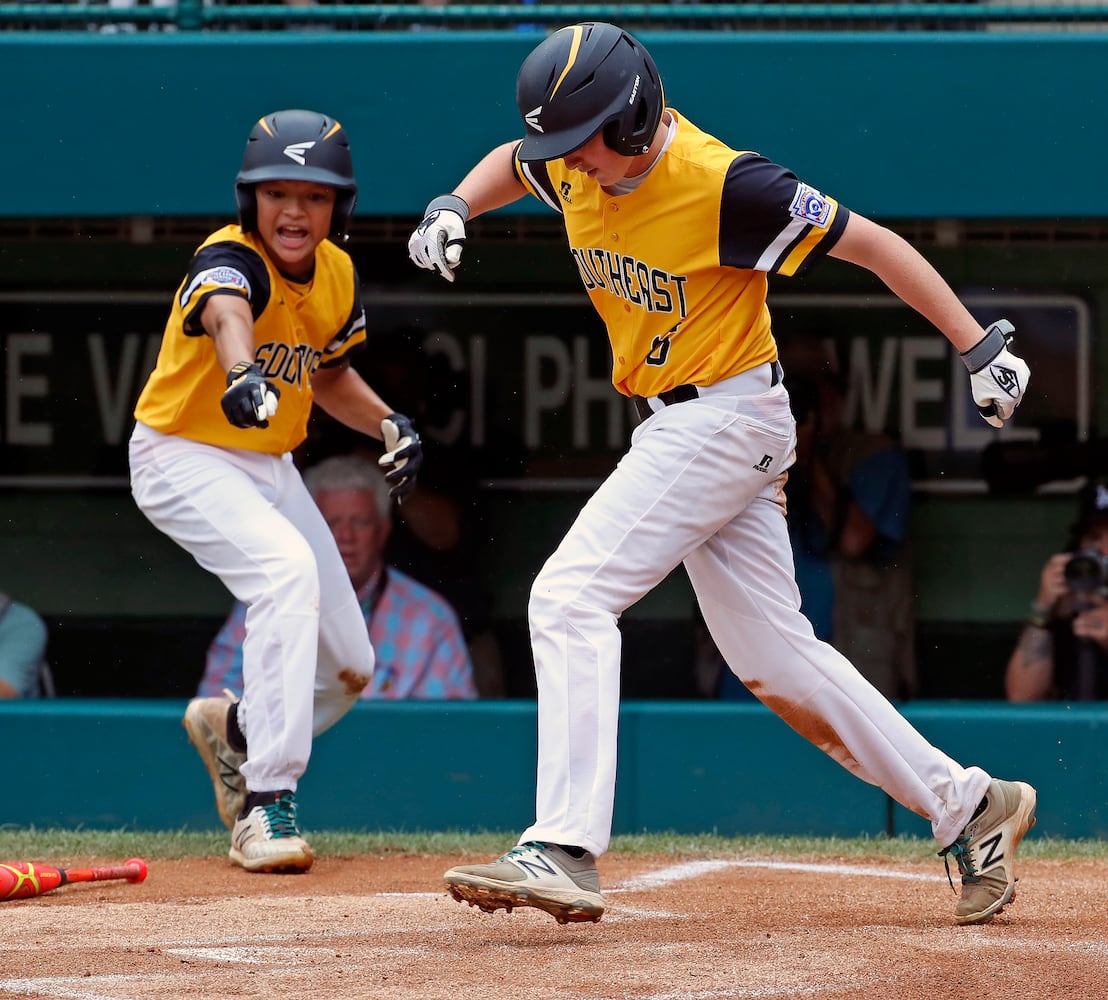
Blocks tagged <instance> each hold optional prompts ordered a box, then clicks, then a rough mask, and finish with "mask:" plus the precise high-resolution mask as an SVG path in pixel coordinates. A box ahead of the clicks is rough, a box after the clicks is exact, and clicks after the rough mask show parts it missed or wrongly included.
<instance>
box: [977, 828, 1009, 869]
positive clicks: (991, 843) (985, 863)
mask: <svg viewBox="0 0 1108 1000" xmlns="http://www.w3.org/2000/svg"><path fill="white" fill-rule="evenodd" d="M1003 839H1004V835H1003V833H998V834H997V835H996V836H995V837H990V838H989V839H988V840H983V841H981V847H980V848H979V850H980V851H982V852H983V853H984V856H983V857H982V858H981V871H985V870H986V869H987V868H992V866H993V865H997V864H1000V862H1001V861H1003V860H1004V852H1003V851H1001V852H1000V853H995V852H996V851H997V850H998V849H999V847H1000V842H1001V840H1003Z"/></svg>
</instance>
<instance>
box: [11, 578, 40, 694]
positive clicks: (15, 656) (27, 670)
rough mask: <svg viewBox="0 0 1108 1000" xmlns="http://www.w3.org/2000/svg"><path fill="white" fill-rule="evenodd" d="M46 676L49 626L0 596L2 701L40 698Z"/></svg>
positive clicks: (21, 606) (29, 610)
mask: <svg viewBox="0 0 1108 1000" xmlns="http://www.w3.org/2000/svg"><path fill="white" fill-rule="evenodd" d="M47 676H48V675H47V674H46V623H45V622H44V621H43V620H42V619H41V618H40V617H39V616H38V614H37V613H36V612H35V611H33V610H32V609H31V608H29V607H28V606H27V605H26V604H20V603H19V602H18V601H13V600H12V599H11V598H10V597H9V596H8V595H7V594H4V593H0V698H38V697H39V696H41V695H43V694H49V693H50V692H49V691H44V690H43V680H44V678H45V677H47Z"/></svg>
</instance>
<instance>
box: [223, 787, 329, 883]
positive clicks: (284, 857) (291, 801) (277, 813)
mask: <svg viewBox="0 0 1108 1000" xmlns="http://www.w3.org/2000/svg"><path fill="white" fill-rule="evenodd" d="M267 794H268V796H270V797H272V801H271V802H268V803H266V802H263V803H261V804H259V805H255V806H253V808H251V809H250V811H249V812H247V813H246V815H245V816H240V817H239V818H238V820H236V822H235V828H234V830H233V831H232V832H231V850H230V853H229V855H228V856H229V857H230V859H231V860H232V861H233V862H234V863H235V864H236V865H242V867H243V868H245V869H246V870H247V871H248V872H306V871H307V870H308V869H309V868H311V867H312V862H313V861H314V860H315V855H314V854H313V853H312V849H311V848H310V847H309V846H308V844H307V842H306V841H305V840H304V838H303V837H301V836H300V828H299V827H298V826H297V825H296V800H295V798H294V797H293V794H292V792H288V791H282V792H270V793H265V792H257V793H252V794H251V801H256V800H257V799H258V798H259V797H262V796H267Z"/></svg>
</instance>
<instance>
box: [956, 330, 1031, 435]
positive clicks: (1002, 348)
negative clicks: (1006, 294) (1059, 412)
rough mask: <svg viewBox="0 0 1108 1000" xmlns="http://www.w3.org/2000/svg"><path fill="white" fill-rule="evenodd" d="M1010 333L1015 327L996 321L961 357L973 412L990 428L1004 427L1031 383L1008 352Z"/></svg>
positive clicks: (1027, 370)
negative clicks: (968, 378) (973, 406)
mask: <svg viewBox="0 0 1108 1000" xmlns="http://www.w3.org/2000/svg"><path fill="white" fill-rule="evenodd" d="M1014 332H1015V327H1013V326H1012V324H1011V323H1009V322H1008V320H1006V319H998V320H997V321H996V322H995V323H993V324H991V325H990V326H989V328H988V329H987V330H986V331H985V336H984V337H982V338H981V339H980V340H979V341H978V342H977V343H976V344H974V345H973V347H971V348H970V349H969V350H968V351H966V352H965V353H964V354H962V356H961V357H962V360H963V361H964V362H965V364H966V368H967V369H968V370H969V373H970V391H971V392H972V393H973V400H974V402H975V403H976V404H977V409H978V410H979V411H980V413H981V416H982V417H984V419H985V422H986V423H988V424H990V425H991V426H993V427H1003V426H1004V421H1005V420H1008V419H1009V418H1010V417H1011V416H1012V414H1013V413H1014V412H1015V409H1016V407H1017V406H1019V405H1020V400H1021V399H1023V394H1024V393H1025V392H1027V385H1028V383H1029V382H1030V381H1031V369H1030V368H1028V367H1027V363H1026V362H1025V361H1024V360H1023V358H1017V357H1016V356H1015V355H1014V354H1012V353H1011V351H1009V350H1008V345H1009V344H1011V343H1012V334H1013V333H1014Z"/></svg>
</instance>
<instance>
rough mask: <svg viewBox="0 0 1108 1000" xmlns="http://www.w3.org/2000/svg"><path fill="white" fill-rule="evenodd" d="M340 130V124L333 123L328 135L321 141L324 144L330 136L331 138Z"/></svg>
mask: <svg viewBox="0 0 1108 1000" xmlns="http://www.w3.org/2000/svg"><path fill="white" fill-rule="evenodd" d="M341 128H342V126H341V125H340V124H339V123H338V122H335V124H334V125H332V126H331V131H330V132H328V133H327V134H326V135H325V136H324V137H323V141H324V142H326V141H327V140H328V139H330V138H331V136H333V135H334V134H335V133H336V132H337V131H338V130H339V129H341Z"/></svg>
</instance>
